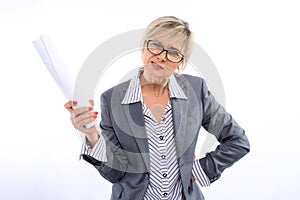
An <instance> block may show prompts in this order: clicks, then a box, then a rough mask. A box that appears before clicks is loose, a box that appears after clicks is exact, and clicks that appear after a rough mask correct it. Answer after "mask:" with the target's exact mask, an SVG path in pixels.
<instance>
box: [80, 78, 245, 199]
mask: <svg viewBox="0 0 300 200" xmlns="http://www.w3.org/2000/svg"><path fill="white" fill-rule="evenodd" d="M175 78H176V80H177V82H178V84H179V85H180V86H181V88H182V90H183V92H184V93H185V95H186V96H187V98H188V99H177V98H171V104H172V108H173V124H174V134H175V145H176V152H177V158H178V159H177V160H178V165H179V171H180V178H181V181H182V185H183V196H184V199H186V200H201V199H204V197H203V195H202V192H201V191H200V188H199V187H198V185H197V184H196V183H195V181H194V180H192V179H191V173H192V166H193V161H194V152H195V147H196V143H197V138H198V133H199V131H200V127H201V126H203V127H204V128H205V129H206V130H207V131H208V132H210V133H211V134H213V135H214V136H215V137H216V138H217V139H218V141H219V142H220V144H219V145H218V147H217V148H216V149H215V150H214V151H212V152H209V153H207V154H206V156H205V157H204V158H201V159H200V160H199V162H200V164H201V167H202V168H203V170H204V172H205V173H206V175H207V176H208V178H209V179H210V182H213V181H215V180H217V179H218V178H219V177H220V176H221V173H222V172H223V171H224V170H225V169H226V168H228V167H230V166H231V165H233V163H235V162H236V161H238V160H239V159H240V158H242V157H243V156H244V155H245V154H247V153H248V152H249V150H250V145H249V142H248V139H247V137H246V135H245V131H244V130H243V129H242V128H241V127H240V126H239V125H238V124H237V122H236V121H235V120H234V119H233V118H232V117H231V115H230V114H229V113H227V112H226V111H225V110H224V108H223V107H222V106H221V105H220V104H219V103H218V102H217V101H216V100H215V99H214V97H213V95H212V94H211V93H210V92H209V90H208V88H207V86H206V84H205V81H204V80H203V79H202V78H200V77H195V76H191V75H175ZM129 82H130V81H127V82H124V83H121V84H119V85H117V86H115V87H113V88H111V89H109V90H107V91H106V92H104V93H103V94H102V95H101V123H100V127H101V129H102V136H103V137H104V138H105V140H106V146H107V147H106V148H107V158H108V161H107V162H106V163H103V162H100V161H98V160H96V159H94V158H92V157H91V156H88V155H83V159H84V160H86V161H87V162H89V163H91V164H92V165H94V166H95V168H96V169H97V170H98V171H99V173H100V174H101V175H102V176H103V177H104V178H105V179H107V180H108V181H110V182H111V183H113V186H112V195H111V199H112V200H117V199H122V200H141V199H143V196H144V194H145V192H146V189H147V185H148V183H149V169H150V156H149V149H148V141H147V136H146V129H145V122H144V115H143V111H142V104H141V102H137V103H132V104H129V105H128V104H122V103H121V102H122V100H123V98H124V95H125V93H126V90H127V88H128V85H129Z"/></svg>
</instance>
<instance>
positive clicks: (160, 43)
mask: <svg viewBox="0 0 300 200" xmlns="http://www.w3.org/2000/svg"><path fill="white" fill-rule="evenodd" d="M153 41H154V42H157V43H158V44H159V45H161V46H162V47H163V48H165V46H164V45H163V44H162V42H160V41H158V40H153ZM168 49H173V50H176V51H178V52H180V53H181V51H180V50H179V49H177V48H176V47H173V46H171V47H170V48H168Z"/></svg>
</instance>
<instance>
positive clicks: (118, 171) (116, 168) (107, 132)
mask: <svg viewBox="0 0 300 200" xmlns="http://www.w3.org/2000/svg"><path fill="white" fill-rule="evenodd" d="M110 116H111V115H110V112H109V104H108V103H107V100H106V98H105V95H103V94H102V95H101V122H100V128H101V136H103V137H104V139H105V141H106V154H107V162H101V161H98V160H96V159H95V158H93V157H92V156H89V155H82V157H83V159H84V160H85V161H87V162H89V163H90V164H92V165H94V167H95V168H96V169H97V170H98V171H99V173H100V174H101V175H102V176H103V177H104V178H105V179H107V180H108V181H110V182H111V183H115V182H118V181H119V180H120V179H121V178H122V177H123V176H124V175H125V173H126V169H127V165H128V159H127V157H126V154H125V153H124V151H123V149H122V147H121V145H120V143H119V141H118V138H117V136H116V134H115V131H114V128H113V125H112V121H111V117H110Z"/></svg>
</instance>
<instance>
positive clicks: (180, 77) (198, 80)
mask: <svg viewBox="0 0 300 200" xmlns="http://www.w3.org/2000/svg"><path fill="white" fill-rule="evenodd" d="M175 78H176V80H177V82H178V83H179V84H180V83H184V82H188V83H189V84H190V85H191V86H198V87H199V86H202V85H203V83H205V80H204V79H203V78H202V77H199V76H194V75H190V74H175Z"/></svg>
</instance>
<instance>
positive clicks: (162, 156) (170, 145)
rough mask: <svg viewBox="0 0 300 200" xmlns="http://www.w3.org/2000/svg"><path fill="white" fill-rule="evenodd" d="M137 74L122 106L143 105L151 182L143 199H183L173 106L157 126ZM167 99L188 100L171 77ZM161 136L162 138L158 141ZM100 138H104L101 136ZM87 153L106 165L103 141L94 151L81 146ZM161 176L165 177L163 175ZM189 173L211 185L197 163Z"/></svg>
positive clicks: (168, 106) (167, 107)
mask: <svg viewBox="0 0 300 200" xmlns="http://www.w3.org/2000/svg"><path fill="white" fill-rule="evenodd" d="M141 72H142V71H140V72H139V73H138V74H137V75H136V76H134V77H133V78H132V79H131V81H130V83H129V86H128V89H127V91H126V93H125V96H124V98H123V100H122V103H121V104H130V103H135V102H142V105H143V113H144V118H145V125H146V131H147V137H148V138H147V139H148V144H149V153H150V179H149V185H148V188H147V191H146V193H145V196H144V200H156V199H157V200H162V199H170V200H182V183H181V179H180V175H179V174H180V173H179V168H178V163H177V155H176V146H175V139H174V130H173V121H172V106H171V103H170V101H169V102H168V104H167V106H166V108H165V111H164V114H163V116H162V119H161V121H160V123H158V122H157V121H156V120H155V118H154V116H153V115H152V113H151V111H150V109H149V108H147V107H146V105H145V104H144V103H143V99H142V92H141V85H140V81H139V77H140V75H141ZM167 86H168V89H169V93H170V98H181V99H187V97H186V95H185V94H184V92H183V91H182V89H181V87H180V86H179V84H178V83H177V81H176V79H175V77H174V75H171V77H170V79H169V82H168V85H167ZM160 137H163V139H160ZM100 138H103V137H100ZM82 154H88V155H91V156H92V157H94V158H96V159H98V160H100V161H103V162H105V160H106V152H105V142H104V140H101V139H100V140H99V141H98V142H97V144H96V145H95V146H94V148H93V149H91V148H90V146H89V144H88V142H87V141H86V142H85V143H84V144H83V147H82V151H81V155H82ZM164 174H166V175H165V176H164ZM192 174H193V175H194V177H195V178H196V180H197V181H198V183H199V184H200V185H201V186H209V185H210V182H209V179H208V177H207V176H206V174H205V172H204V171H203V169H202V167H201V165H200V162H199V160H195V161H194V163H193V169H192Z"/></svg>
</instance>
